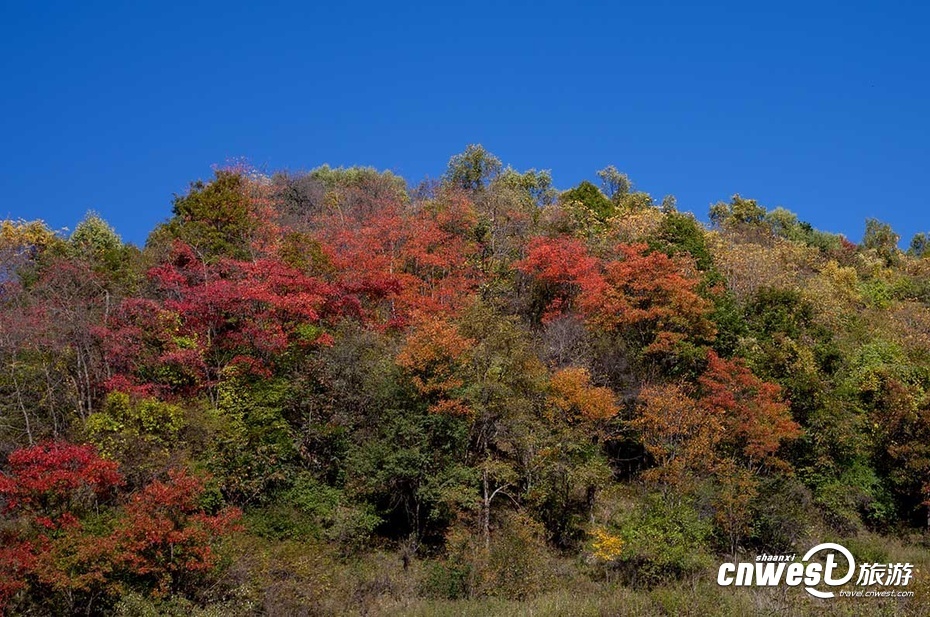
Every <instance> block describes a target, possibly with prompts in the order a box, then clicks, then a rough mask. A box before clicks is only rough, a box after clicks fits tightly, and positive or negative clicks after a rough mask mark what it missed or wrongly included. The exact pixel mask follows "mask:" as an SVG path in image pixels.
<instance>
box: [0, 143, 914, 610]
mask: <svg viewBox="0 0 930 617" xmlns="http://www.w3.org/2000/svg"><path fill="white" fill-rule="evenodd" d="M598 178H599V180H600V181H601V186H600V187H598V186H596V185H595V184H593V183H590V182H583V183H581V184H580V185H578V186H576V187H574V188H571V189H569V190H566V191H558V190H556V189H555V188H554V187H553V186H552V181H551V177H550V175H549V173H548V172H545V171H537V170H529V171H524V172H520V171H517V170H514V169H512V168H510V167H505V166H504V165H503V164H502V163H501V162H500V161H499V160H498V159H497V158H495V157H494V156H493V155H491V154H490V153H488V152H487V151H485V150H484V149H483V148H481V147H480V146H469V148H468V149H466V151H465V152H463V153H462V154H460V155H456V156H454V157H452V159H451V160H450V162H449V166H448V170H447V172H446V173H445V175H444V176H443V177H442V178H441V179H440V180H437V181H434V182H423V183H421V184H420V185H418V186H411V185H408V184H407V182H406V181H405V180H404V179H403V178H400V177H398V176H396V175H394V174H392V173H390V172H379V171H376V170H374V169H369V168H349V169H342V168H340V169H333V168H329V167H326V166H324V167H320V168H317V169H315V170H313V171H311V172H309V173H300V174H294V173H285V172H282V173H276V174H273V175H270V176H269V175H264V174H259V173H257V172H254V171H252V170H249V169H246V168H230V169H223V170H219V171H217V172H216V173H215V175H214V177H213V178H212V179H210V180H209V181H202V182H201V181H198V182H194V183H192V184H191V186H190V189H189V191H188V192H187V193H186V194H184V195H179V196H177V197H176V198H175V200H174V207H173V214H172V217H171V218H170V219H169V220H167V221H166V222H165V223H164V224H162V225H160V226H158V227H157V228H156V229H154V230H152V232H151V234H150V235H149V238H148V241H147V243H146V245H145V246H144V247H143V248H138V247H135V246H132V245H129V244H124V243H123V242H122V241H121V239H120V237H119V235H118V234H117V233H116V231H114V230H113V229H112V228H111V227H110V226H109V225H108V224H107V223H106V222H104V221H103V220H101V219H100V218H99V217H97V216H96V215H93V214H90V215H88V216H87V217H86V218H85V219H84V220H83V221H82V222H80V223H79V224H78V225H77V226H76V227H75V229H74V231H73V232H72V233H70V234H67V235H65V234H62V233H56V232H55V231H54V230H51V229H49V228H48V227H47V226H45V225H44V224H43V223H42V222H40V221H32V222H24V221H4V222H3V223H2V225H0V268H2V276H0V281H2V288H0V294H2V295H0V302H2V309H0V355H2V362H0V367H2V369H3V370H2V371H0V460H2V461H6V463H5V465H4V466H3V467H2V468H0V469H2V475H0V501H2V503H3V510H2V514H0V536H2V537H3V542H2V546H0V604H3V605H5V606H6V610H7V612H8V613H9V614H28V615H78V614H80V615H95V614H123V615H182V614H183V615H187V614H194V615H243V616H244V615H258V614H262V615H317V614H319V615H330V614H410V615H427V614H450V615H452V614H476V615H485V614H501V615H516V614H534V615H538V614H564V615H578V614H591V615H602V614H603V615H611V614H624V613H625V614H636V615H652V614H655V615H660V614H693V615H706V614H746V615H749V614H767V613H775V612H780V613H784V614H836V615H841V614H842V615H845V614H859V613H860V612H863V613H865V614H874V613H875V612H876V611H877V610H882V611H885V614H914V615H920V614H930V595H928V588H930V583H928V579H927V577H926V572H927V571H928V568H930V550H928V549H930V535H928V533H930V394H928V392H930V259H928V258H925V254H926V256H927V257H930V244H928V239H927V237H926V236H924V235H918V236H917V237H915V238H914V240H913V241H912V242H911V248H910V250H908V251H906V252H905V251H902V250H900V249H899V238H898V236H897V235H896V234H895V233H894V231H893V230H892V229H891V228H890V227H889V226H887V225H885V224H883V223H881V222H879V221H877V220H869V221H867V222H866V230H865V235H864V238H863V240H862V242H861V244H858V245H857V244H854V243H852V242H850V241H848V240H847V239H845V238H844V237H843V236H841V235H837V234H832V233H829V232H825V231H820V230H817V229H814V228H812V227H811V226H810V225H808V224H806V223H804V222H803V221H801V220H799V218H798V216H797V215H795V214H794V213H792V212H789V211H788V210H785V209H783V208H775V209H767V208H766V207H764V206H762V205H760V204H758V203H756V202H755V201H753V200H751V199H744V198H742V197H740V196H738V195H737V196H734V197H733V198H732V199H731V200H730V201H729V202H722V203H718V204H716V205H714V206H712V207H711V209H710V214H709V216H710V221H711V226H710V227H709V228H708V227H705V226H704V225H702V224H701V223H700V222H698V221H697V220H696V219H695V217H694V216H693V215H692V214H690V213H687V212H681V211H679V210H678V209H677V208H676V204H675V200H674V198H672V197H666V198H665V199H662V200H661V201H659V200H656V199H654V198H653V197H651V196H650V195H648V194H646V193H643V192H639V191H637V190H635V188H634V186H633V185H632V184H631V182H630V180H629V179H628V178H627V177H626V176H625V175H624V174H622V173H620V172H619V171H617V170H616V169H614V168H613V167H609V168H607V169H605V170H602V171H601V172H598ZM877 214H880V213H877ZM822 542H838V543H840V544H842V545H844V546H846V547H847V548H849V549H850V550H851V551H852V552H853V553H854V554H855V555H856V558H857V559H861V560H864V561H868V562H875V563H887V564H892V563H896V562H908V563H911V564H914V565H915V568H916V570H917V574H915V578H914V580H913V582H911V583H910V585H909V587H908V589H910V590H913V591H915V592H916V594H915V596H914V597H912V598H907V599H901V600H899V599H896V598H876V599H870V601H869V602H865V601H862V602H859V603H853V602H851V601H849V600H846V599H844V598H834V599H833V600H831V601H819V600H816V599H815V598H813V597H811V596H809V595H808V594H805V593H804V591H803V590H802V589H800V588H791V589H788V588H772V589H765V588H743V589H735V588H732V587H729V588H728V587H721V586H718V585H717V583H716V581H717V572H718V566H719V565H720V564H721V563H723V562H728V561H739V560H740V559H742V560H744V561H753V560H754V559H755V557H756V555H758V554H761V553H767V554H793V553H798V554H800V553H803V552H805V551H807V550H808V549H809V548H810V547H812V546H814V545H817V544H820V543H822Z"/></svg>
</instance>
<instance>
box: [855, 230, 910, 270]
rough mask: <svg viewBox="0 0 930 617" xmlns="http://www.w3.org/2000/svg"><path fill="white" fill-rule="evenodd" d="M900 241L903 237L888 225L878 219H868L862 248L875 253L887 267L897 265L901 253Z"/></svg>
mask: <svg viewBox="0 0 930 617" xmlns="http://www.w3.org/2000/svg"><path fill="white" fill-rule="evenodd" d="M900 239H901V236H899V235H898V234H896V233H895V232H894V230H893V229H891V225H889V224H888V223H882V222H881V221H879V220H877V219H866V221H865V234H864V235H863V236H862V247H863V248H864V249H866V250H869V251H873V252H874V253H875V254H876V255H877V256H878V257H880V258H882V259H883V260H884V261H885V264H886V265H889V266H890V265H894V264H895V263H897V260H898V256H899V253H900V249H898V241H899V240H900Z"/></svg>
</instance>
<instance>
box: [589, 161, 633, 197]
mask: <svg viewBox="0 0 930 617" xmlns="http://www.w3.org/2000/svg"><path fill="white" fill-rule="evenodd" d="M597 177H598V178H600V179H601V188H602V189H603V190H604V193H605V194H606V195H607V197H609V198H610V200H611V201H613V202H614V203H615V204H619V203H620V202H621V200H623V199H624V198H625V197H626V196H627V195H629V194H630V191H631V189H632V188H633V183H632V182H630V178H629V177H628V176H627V175H626V174H625V173H623V172H621V171H618V170H617V168H616V167H614V166H613V165H608V166H607V167H605V168H604V169H602V170H600V171H598V172H597Z"/></svg>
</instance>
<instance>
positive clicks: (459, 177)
mask: <svg viewBox="0 0 930 617" xmlns="http://www.w3.org/2000/svg"><path fill="white" fill-rule="evenodd" d="M502 169H503V165H502V164H501V162H500V159H498V158H497V157H496V156H494V155H493V154H491V153H490V152H488V151H487V150H485V149H484V146H482V145H480V144H469V145H468V146H467V147H466V148H465V151H464V152H462V153H461V154H456V155H455V156H453V157H452V158H451V159H449V166H448V169H447V170H446V173H445V175H444V176H443V179H444V180H445V181H446V182H447V183H449V184H451V185H453V186H456V187H459V188H462V189H464V190H466V191H472V192H474V191H480V190H482V189H484V188H485V187H486V186H487V185H488V183H489V182H490V181H491V180H493V179H494V178H495V177H496V176H497V175H498V174H499V173H500V172H501V170H502Z"/></svg>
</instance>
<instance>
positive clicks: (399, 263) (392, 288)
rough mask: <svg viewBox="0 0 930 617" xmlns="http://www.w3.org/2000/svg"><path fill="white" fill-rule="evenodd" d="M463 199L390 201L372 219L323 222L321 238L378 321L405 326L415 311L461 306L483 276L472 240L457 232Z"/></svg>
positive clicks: (345, 282)
mask: <svg viewBox="0 0 930 617" xmlns="http://www.w3.org/2000/svg"><path fill="white" fill-rule="evenodd" d="M467 219H468V217H467V210H465V209H463V207H462V204H459V203H458V202H456V203H453V204H451V205H449V206H448V207H446V208H441V209H439V210H438V211H437V212H420V213H417V214H409V213H407V214H402V213H401V212H400V208H399V207H397V206H392V205H386V206H385V207H384V208H382V209H380V210H378V211H375V212H372V213H371V214H370V215H369V216H367V217H366V218H363V219H361V220H353V221H351V222H346V221H345V220H344V219H342V218H341V217H329V218H327V219H325V220H323V221H321V223H322V229H321V232H320V233H321V239H322V240H323V242H324V243H325V244H326V246H327V247H328V250H329V252H330V253H331V254H332V255H333V261H334V265H335V266H336V267H337V269H338V270H339V279H340V281H341V282H342V284H343V285H344V286H345V288H346V289H347V290H350V291H351V292H353V293H355V294H357V295H358V297H359V299H360V300H361V301H362V303H363V306H364V308H365V317H366V319H367V320H369V321H371V322H373V323H375V324H384V325H388V326H405V325H407V324H408V323H409V322H410V320H411V319H412V318H414V317H415V316H416V315H433V314H440V313H446V314H448V313H451V312H454V311H456V310H457V309H459V308H460V307H461V306H462V305H463V303H464V302H465V301H466V299H467V298H468V297H469V295H470V294H471V293H472V292H473V290H474V288H475V286H476V283H477V276H476V275H477V273H476V272H475V270H474V269H473V268H472V267H471V266H470V265H469V263H468V257H469V256H470V255H471V253H472V252H473V247H471V246H470V245H468V244H467V243H466V242H465V241H463V240H462V238H461V237H460V236H459V235H458V234H457V233H456V232H457V231H459V230H460V228H462V227H467V225H468V223H467Z"/></svg>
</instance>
